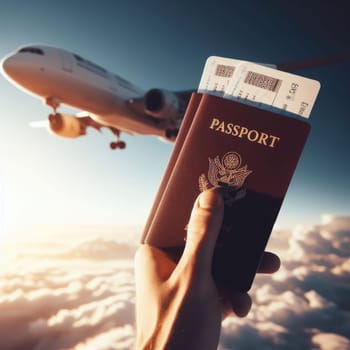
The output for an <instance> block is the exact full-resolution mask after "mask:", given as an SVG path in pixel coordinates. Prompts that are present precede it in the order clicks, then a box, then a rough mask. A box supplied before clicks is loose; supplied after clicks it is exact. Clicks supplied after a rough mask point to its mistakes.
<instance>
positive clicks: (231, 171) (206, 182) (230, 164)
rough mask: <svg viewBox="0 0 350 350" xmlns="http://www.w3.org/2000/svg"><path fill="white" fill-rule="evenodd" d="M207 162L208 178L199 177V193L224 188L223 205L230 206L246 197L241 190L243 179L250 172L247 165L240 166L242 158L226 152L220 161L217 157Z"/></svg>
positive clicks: (203, 175) (242, 189) (244, 192)
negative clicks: (213, 188)
mask: <svg viewBox="0 0 350 350" xmlns="http://www.w3.org/2000/svg"><path fill="white" fill-rule="evenodd" d="M208 160H209V169H208V177H207V176H206V175H205V174H202V175H200V176H199V179H198V182H199V190H200V191H201V192H203V191H206V190H208V189H209V188H212V187H222V188H225V189H226V191H225V194H224V199H225V204H226V205H228V206H230V205H232V204H233V203H234V202H236V201H237V200H239V199H241V198H243V197H244V196H245V195H246V190H245V189H244V188H243V184H244V181H245V179H246V178H247V177H248V175H249V174H251V173H252V170H249V169H248V166H247V165H244V166H241V165H242V158H241V156H240V155H239V154H238V153H237V152H227V153H226V154H225V155H224V156H223V157H222V158H221V159H220V157H219V156H216V157H215V158H213V159H211V158H208Z"/></svg>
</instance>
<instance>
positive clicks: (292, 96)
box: [198, 56, 320, 118]
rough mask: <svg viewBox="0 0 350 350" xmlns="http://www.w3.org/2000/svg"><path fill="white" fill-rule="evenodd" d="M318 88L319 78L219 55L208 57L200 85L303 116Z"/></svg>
mask: <svg viewBox="0 0 350 350" xmlns="http://www.w3.org/2000/svg"><path fill="white" fill-rule="evenodd" d="M319 90H320V83H319V82H318V81H316V80H313V79H309V78H305V77H301V76H298V75H295V74H291V73H286V72H283V71H279V70H277V69H274V68H272V67H271V66H267V65H262V64H256V63H252V62H248V61H241V60H236V59H229V58H223V57H218V56H211V57H209V58H208V60H207V62H206V65H205V67H204V71H203V74H202V78H201V81H200V84H199V88H198V91H199V92H201V93H208V94H214V95H219V96H222V97H224V98H227V99H231V100H236V101H240V102H242V103H246V104H250V105H253V106H256V107H259V108H262V109H267V110H273V111H278V112H279V113H282V114H296V115H299V116H301V117H304V118H309V116H310V113H311V110H312V107H313V105H314V103H315V101H316V97H317V95H318V92H319Z"/></svg>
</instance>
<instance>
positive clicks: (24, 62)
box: [2, 45, 164, 136]
mask: <svg viewBox="0 0 350 350" xmlns="http://www.w3.org/2000/svg"><path fill="white" fill-rule="evenodd" d="M2 67H3V71H4V73H5V75H6V76H7V78H9V79H10V80H11V81H12V82H15V83H16V84H17V85H19V86H20V87H22V88H24V89H25V90H26V91H27V92H30V93H32V94H34V95H36V96H38V97H40V98H43V99H44V100H45V101H46V102H49V101H52V100H54V101H57V102H58V104H65V105H68V106H71V107H74V108H76V109H79V110H82V111H87V112H88V113H89V115H90V116H91V118H92V119H94V120H96V121H97V122H98V123H100V124H102V125H105V126H110V127H113V128H117V129H119V130H121V131H126V132H128V133H131V134H134V133H136V134H151V135H157V136H164V122H163V123H162V121H160V120H157V119H155V118H151V117H150V116H148V115H146V113H144V114H143V113H141V114H140V113H137V112H136V111H133V110H132V108H130V105H129V101H130V100H131V99H138V98H142V97H143V96H144V94H145V91H143V90H142V89H140V88H138V87H136V86H135V85H133V84H131V83H130V82H128V81H126V80H124V79H123V78H121V77H119V76H118V75H116V74H113V73H111V72H109V71H107V70H106V69H104V68H102V67H100V66H98V65H96V64H95V63H93V62H91V61H89V60H86V59H84V58H82V57H81V56H79V55H76V54H73V53H70V52H68V51H65V50H62V49H58V48H54V47H48V46H42V45H35V46H26V47H23V48H22V49H19V50H18V51H16V52H15V53H13V54H11V55H9V56H8V57H6V58H5V59H4V60H3V62H2ZM49 104H50V103H49Z"/></svg>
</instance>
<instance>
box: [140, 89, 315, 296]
mask: <svg viewBox="0 0 350 350" xmlns="http://www.w3.org/2000/svg"><path fill="white" fill-rule="evenodd" d="M309 132H310V124H309V123H308V122H306V121H304V120H300V119H298V118H294V117H291V116H282V115H280V114H278V113H275V112H272V111H268V110H264V109H260V108H256V107H254V106H250V105H246V104H242V103H239V102H237V101H233V100H227V99H224V98H221V97H218V96H213V95H207V94H203V95H201V94H197V93H194V94H193V95H192V97H191V100H190V103H189V105H188V108H187V112H186V114H185V117H184V120H183V124H182V126H181V129H180V131H179V135H178V138H177V140H176V143H175V146H174V150H173V154H172V155H171V157H170V160H169V163H168V166H167V169H166V171H165V174H164V176H163V179H162V181H161V185H160V187H159V190H158V193H157V195H156V199H155V202H154V205H153V207H152V209H151V213H150V216H149V218H148V221H147V224H146V227H145V230H144V232H143V236H142V243H146V244H150V245H152V246H155V247H157V248H159V249H162V250H164V251H166V252H167V253H168V254H169V255H170V256H171V257H172V258H173V259H174V260H176V259H178V258H179V257H180V256H181V253H182V251H183V248H184V245H185V241H186V229H187V223H188V221H189V218H190V214H191V210H192V207H193V204H194V201H195V199H196V197H197V196H198V195H199V193H200V192H201V191H204V190H207V189H210V188H213V187H222V188H224V202H225V209H224V219H223V224H222V227H221V231H220V233H219V236H218V240H217V243H216V248H215V252H214V257H213V265H212V271H213V277H214V279H215V281H216V283H217V284H218V285H220V286H223V287H225V288H228V289H230V290H234V291H240V292H246V291H248V290H249V289H250V287H251V285H252V282H253V280H254V276H255V273H256V271H257V268H258V266H259V263H260V260H261V257H262V255H263V252H264V249H265V246H266V244H267V242H268V239H269V236H270V234H271V231H272V229H273V225H274V223H275V221H276V218H277V215H278V213H279V210H280V208H281V205H282V202H283V199H284V197H285V194H286V192H287V189H288V186H289V183H290V181H291V179H292V176H293V173H294V171H295V168H296V166H297V163H298V160H299V158H300V155H301V153H302V150H303V147H304V145H305V142H306V140H307V137H308V134H309Z"/></svg>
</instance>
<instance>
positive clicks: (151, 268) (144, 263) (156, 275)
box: [135, 244, 175, 288]
mask: <svg viewBox="0 0 350 350" xmlns="http://www.w3.org/2000/svg"><path fill="white" fill-rule="evenodd" d="M174 265H175V263H174V262H173V261H172V260H171V259H169V258H168V256H167V255H166V254H165V253H164V252H163V251H161V250H159V249H157V248H155V247H152V246H150V245H148V244H143V245H141V246H140V247H139V248H138V249H137V251H136V254H135V280H136V283H137V284H139V285H143V286H146V288H148V287H149V286H156V285H159V284H160V283H161V282H162V281H164V280H166V279H167V278H168V277H169V275H170V273H171V271H172V270H173V269H174Z"/></svg>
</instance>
